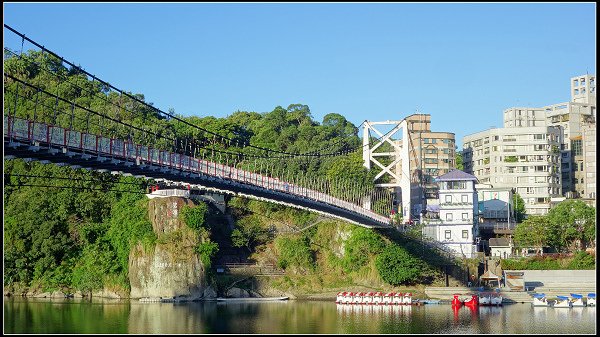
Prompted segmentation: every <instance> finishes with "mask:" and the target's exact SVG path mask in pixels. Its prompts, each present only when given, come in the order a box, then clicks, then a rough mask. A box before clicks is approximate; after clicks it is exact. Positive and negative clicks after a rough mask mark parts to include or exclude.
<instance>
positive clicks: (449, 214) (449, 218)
mask: <svg viewBox="0 0 600 337" xmlns="http://www.w3.org/2000/svg"><path fill="white" fill-rule="evenodd" d="M446 220H448V221H452V213H446Z"/></svg>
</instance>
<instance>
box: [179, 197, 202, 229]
mask: <svg viewBox="0 0 600 337" xmlns="http://www.w3.org/2000/svg"><path fill="white" fill-rule="evenodd" d="M207 212H208V206H207V205H206V204H205V203H203V202H201V203H199V204H197V205H195V206H194V207H189V206H187V205H185V206H183V207H182V208H181V213H180V214H181V217H182V218H183V221H184V222H185V224H186V225H187V226H188V227H190V228H191V229H194V230H200V228H203V227H204V228H205V227H206V226H205V217H206V213H207Z"/></svg>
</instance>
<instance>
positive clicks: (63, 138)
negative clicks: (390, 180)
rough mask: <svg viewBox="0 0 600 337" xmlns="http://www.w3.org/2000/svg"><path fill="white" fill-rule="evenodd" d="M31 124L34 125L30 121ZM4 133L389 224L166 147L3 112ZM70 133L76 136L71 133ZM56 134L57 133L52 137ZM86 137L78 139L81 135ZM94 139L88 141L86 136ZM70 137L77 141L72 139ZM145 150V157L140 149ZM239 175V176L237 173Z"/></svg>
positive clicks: (309, 191) (326, 198) (324, 196)
mask: <svg viewBox="0 0 600 337" xmlns="http://www.w3.org/2000/svg"><path fill="white" fill-rule="evenodd" d="M32 124H33V125H32ZM4 125H5V129H4V135H5V137H10V138H11V139H13V138H14V139H23V140H26V141H28V142H31V143H33V142H38V143H45V144H48V147H51V146H61V147H64V148H67V149H69V148H74V149H78V150H82V151H84V152H86V153H95V154H98V155H100V154H104V155H109V156H110V157H111V158H113V159H115V158H117V159H124V160H125V161H132V162H135V163H136V164H138V165H141V164H142V163H149V164H157V165H159V166H163V167H166V168H173V169H176V170H180V171H188V172H193V173H201V174H205V175H208V176H213V177H217V178H220V179H224V180H231V181H236V182H239V183H243V184H249V185H253V186H256V187H260V188H264V189H270V190H274V191H277V192H282V193H286V194H291V195H295V196H299V197H302V198H306V199H311V200H315V201H319V202H322V203H325V204H328V205H332V206H336V207H339V208H343V209H346V210H349V211H351V212H354V213H358V214H360V215H362V216H366V217H368V218H371V219H373V220H375V221H378V222H381V223H384V224H387V225H389V224H390V219H389V218H387V217H385V216H382V215H379V214H377V213H375V212H373V211H371V210H369V209H366V208H363V207H360V206H358V205H355V204H353V203H351V202H348V201H345V200H341V199H338V198H336V197H333V196H331V195H328V194H325V193H322V192H319V191H315V190H312V189H309V188H306V187H302V186H298V185H296V184H293V183H289V182H287V181H282V180H280V179H277V178H272V177H268V176H264V175H261V174H257V173H253V172H249V171H245V170H241V169H237V168H235V167H231V166H226V165H223V164H218V163H215V162H211V161H206V160H203V159H197V158H193V157H189V156H186V155H182V154H178V153H172V152H169V151H164V150H159V149H153V148H151V147H146V146H143V145H141V144H135V143H133V142H129V141H125V140H121V139H116V138H107V137H103V136H101V135H94V134H88V133H83V132H79V131H73V130H69V129H65V128H61V127H57V126H52V125H48V124H45V123H36V122H32V121H30V120H26V119H22V118H15V117H13V116H6V115H5V116H4ZM36 128H38V129H42V130H41V131H42V132H38V133H36V132H35V130H36ZM73 133H74V134H75V137H72V135H73ZM55 135H57V136H59V137H55ZM84 138H85V139H86V141H85V142H84V141H81V139H84ZM90 138H91V139H92V140H94V138H95V141H92V142H87V140H88V139H90ZM72 139H79V140H80V141H78V142H75V143H71V140H72ZM146 151H147V154H148V155H147V157H144V156H143V153H142V152H146ZM240 175H241V177H240Z"/></svg>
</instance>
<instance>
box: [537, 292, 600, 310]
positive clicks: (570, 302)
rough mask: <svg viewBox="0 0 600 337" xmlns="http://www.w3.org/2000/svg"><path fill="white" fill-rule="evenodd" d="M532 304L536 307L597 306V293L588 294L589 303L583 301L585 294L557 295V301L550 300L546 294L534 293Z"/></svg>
mask: <svg viewBox="0 0 600 337" xmlns="http://www.w3.org/2000/svg"><path fill="white" fill-rule="evenodd" d="M532 305H533V306H534V307H553V308H572V307H585V306H588V307H593V306H596V293H589V294H588V295H587V303H585V302H584V301H583V295H581V294H571V296H570V297H569V296H556V301H548V299H547V298H546V294H534V295H533V302H532Z"/></svg>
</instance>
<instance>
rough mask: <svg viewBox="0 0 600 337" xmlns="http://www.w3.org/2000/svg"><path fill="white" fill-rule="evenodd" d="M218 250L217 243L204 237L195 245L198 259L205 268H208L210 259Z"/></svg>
mask: <svg viewBox="0 0 600 337" xmlns="http://www.w3.org/2000/svg"><path fill="white" fill-rule="evenodd" d="M218 251H219V244H218V243H216V242H213V241H211V240H210V239H205V240H204V241H203V242H200V243H199V244H198V245H197V246H196V253H198V255H199V256H200V261H201V262H202V265H203V266H204V268H205V270H208V269H210V267H211V264H212V259H213V257H215V255H216V254H217V252H218Z"/></svg>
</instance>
